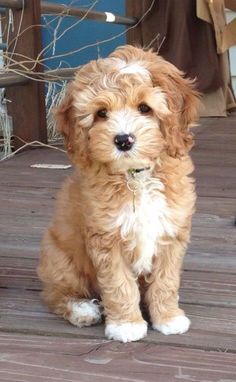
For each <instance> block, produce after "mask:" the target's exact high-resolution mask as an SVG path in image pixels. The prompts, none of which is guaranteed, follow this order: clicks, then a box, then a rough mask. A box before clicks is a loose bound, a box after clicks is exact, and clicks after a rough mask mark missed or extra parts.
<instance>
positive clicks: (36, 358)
mask: <svg viewBox="0 0 236 382" xmlns="http://www.w3.org/2000/svg"><path fill="white" fill-rule="evenodd" d="M196 138H197V142H196V147H195V149H194V151H193V159H194V161H195V165H196V177H197V191H198V204H197V213H196V215H195V217H194V222H193V234H192V243H191V245H190V247H189V249H188V255H187V256H186V259H185V263H184V273H183V277H182V287H181V293H180V299H181V305H182V306H183V307H184V309H185V311H186V312H187V314H188V316H189V317H190V319H191V321H192V326H191V329H190V331H189V332H188V333H187V334H184V335H179V336H178V335H177V336H173V335H172V336H164V335H162V334H159V333H157V332H154V331H153V330H151V329H150V330H149V332H148V336H147V337H146V338H145V339H144V340H143V341H141V342H138V343H132V344H120V343H117V342H112V341H106V340H105V339H104V334H103V331H104V327H103V325H99V326H96V327H93V328H83V329H78V328H75V327H73V326H71V325H70V324H69V323H67V322H65V321H64V320H62V319H60V318H58V317H56V316H55V315H53V314H51V313H49V312H48V310H47V308H46V307H45V306H44V305H43V303H42V302H41V301H40V296H39V290H40V287H41V286H40V282H39V280H38V278H37V276H36V272H35V268H36V266H37V263H38V251H39V243H40V239H41V236H42V232H43V231H44V229H45V228H46V226H47V224H48V221H49V219H50V216H51V214H52V211H53V204H54V199H55V194H56V191H57V189H58V188H59V187H60V184H61V182H62V180H63V179H64V178H65V177H66V176H67V175H68V174H69V172H70V170H50V169H36V168H31V167H30V165H32V164H35V163H67V159H66V156H65V155H64V154H63V153H59V152H57V151H54V150H48V149H46V150H45V149H40V150H39V149H38V150H34V151H28V152H26V153H23V154H20V155H18V156H17V157H15V158H13V159H11V160H8V161H6V162H3V163H2V164H1V166H0V202H1V209H0V272H1V273H0V381H1V382H10V381H12V382H13V381H14V382H23V381H24V382H25V381H26V382H31V381H32V382H48V381H56V382H57V381H68V382H69V381H77V382H78V381H79V382H90V381H93V382H101V381H108V382H110V381H130V382H131V381H132V382H136V381H137V382H141V381H145V382H148V381H156V382H172V381H173V382H174V381H177V382H178V381H194V382H197V381H202V382H203V381H204V382H216V381H217V382H233V381H234V382H235V381H236V354H235V353H236V225H235V214H236V211H235V210H236V168H235V165H236V114H234V115H231V116H230V117H229V118H226V119H224V118H221V119H219V118H214V119H206V120H204V121H202V124H201V125H200V126H199V127H198V128H197V130H196Z"/></svg>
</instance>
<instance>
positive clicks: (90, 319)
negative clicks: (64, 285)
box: [68, 300, 102, 327]
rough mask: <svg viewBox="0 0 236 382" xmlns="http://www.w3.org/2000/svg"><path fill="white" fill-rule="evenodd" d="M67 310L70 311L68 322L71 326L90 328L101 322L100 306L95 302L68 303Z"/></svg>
mask: <svg viewBox="0 0 236 382" xmlns="http://www.w3.org/2000/svg"><path fill="white" fill-rule="evenodd" d="M68 309H70V315H69V321H70V322H71V324H73V325H76V326H79V327H82V326H90V325H94V324H96V323H98V322H100V321H101V316H102V313H101V306H100V305H99V304H98V303H97V302H96V300H87V301H86V300H85V301H78V302H76V301H70V302H69V303H68Z"/></svg>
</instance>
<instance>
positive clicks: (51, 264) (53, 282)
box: [38, 231, 102, 327]
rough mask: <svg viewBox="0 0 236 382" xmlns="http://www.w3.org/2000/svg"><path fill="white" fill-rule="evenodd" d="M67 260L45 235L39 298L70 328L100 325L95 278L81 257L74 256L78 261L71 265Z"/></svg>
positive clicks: (72, 262) (78, 254)
mask: <svg viewBox="0 0 236 382" xmlns="http://www.w3.org/2000/svg"><path fill="white" fill-rule="evenodd" d="M71 256H72V255H71V254H70V253H69V252H67V251H66V250H65V249H63V250H62V249H61V248H59V245H58V243H57V241H56V240H55V239H54V238H53V236H52V235H51V233H50V231H49V232H48V233H47V234H46V235H45V238H44V241H43V244H42V253H41V261H40V265H39V267H38V274H39V277H40V279H41V280H42V282H43V291H42V297H43V299H44V301H45V302H46V303H47V304H48V306H49V308H50V310H52V311H53V312H54V313H56V314H58V315H60V316H62V317H64V318H65V319H66V320H68V321H69V322H70V323H72V324H73V325H76V326H78V327H82V326H90V325H93V324H96V323H98V322H100V321H101V317H102V308H101V305H100V303H99V301H98V300H97V299H96V298H97V297H98V290H97V287H96V277H95V275H94V273H93V267H92V264H91V263H90V260H89V259H88V258H85V255H84V254H80V253H77V254H76V258H77V259H78V261H75V259H74V258H73V261H72V258H71ZM82 256H83V259H82V258H81V257H82ZM74 257H75V256H74ZM79 259H80V261H79Z"/></svg>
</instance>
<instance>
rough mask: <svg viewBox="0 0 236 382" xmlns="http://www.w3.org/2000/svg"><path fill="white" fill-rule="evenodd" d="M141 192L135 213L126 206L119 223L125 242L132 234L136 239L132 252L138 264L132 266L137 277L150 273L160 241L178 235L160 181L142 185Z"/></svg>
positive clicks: (138, 195)
mask: <svg viewBox="0 0 236 382" xmlns="http://www.w3.org/2000/svg"><path fill="white" fill-rule="evenodd" d="M140 188H141V189H140V190H139V191H138V192H137V195H136V201H135V213H134V212H133V206H132V205H128V206H125V208H124V209H123V210H122V211H121V213H120V214H119V216H118V218H117V221H116V226H117V227H120V232H121V237H122V239H126V238H128V235H129V234H132V233H133V234H134V236H135V240H133V242H132V244H133V248H130V250H132V249H134V248H135V246H136V248H137V251H138V253H139V258H138V260H137V262H136V263H135V264H133V271H134V272H135V273H136V274H137V275H139V274H141V273H149V272H151V269H152V259H153V256H154V255H155V254H157V253H156V251H157V248H156V245H157V241H158V239H159V238H161V237H162V236H165V235H168V236H172V237H174V236H175V234H176V227H175V226H174V224H173V223H172V222H171V220H170V216H171V210H170V208H169V207H168V204H167V201H166V197H165V195H164V194H163V193H162V192H161V191H163V189H164V185H163V183H162V182H161V181H160V180H159V179H154V178H149V179H147V180H146V182H145V180H144V181H143V183H142V184H140Z"/></svg>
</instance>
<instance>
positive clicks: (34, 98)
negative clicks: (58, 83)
mask: <svg viewBox="0 0 236 382" xmlns="http://www.w3.org/2000/svg"><path fill="white" fill-rule="evenodd" d="M40 16H41V14H40V0H25V1H24V8H23V9H22V10H19V9H12V17H13V19H14V26H15V27H14V28H12V29H10V31H9V43H8V51H7V53H8V57H7V59H6V65H11V68H14V69H15V70H17V69H18V70H22V67H20V66H19V65H18V64H17V62H19V61H22V55H24V56H25V57H26V59H25V61H26V62H25V63H24V66H25V67H26V68H27V70H29V71H31V70H33V71H34V72H37V71H39V72H42V70H43V68H42V65H39V64H37V65H35V63H34V60H35V59H36V58H37V57H38V55H39V53H40V52H41V50H42V44H41V29H40V24H41V22H40ZM19 27H20V29H19ZM21 32H22V33H21ZM18 33H21V36H20V38H17V34H18ZM18 54H20V55H18ZM12 59H13V60H15V62H16V63H15V64H14V65H12ZM6 98H7V99H9V100H10V101H11V102H9V103H8V105H7V106H8V113H9V114H10V115H11V116H12V118H13V131H14V135H15V136H18V137H20V138H21V139H23V140H24V141H27V142H31V141H34V140H39V141H41V142H44V143H46V142H47V127H46V111H45V97H44V84H43V83H42V82H39V81H30V82H28V83H27V84H26V85H23V86H20V85H19V86H14V87H9V88H7V89H6ZM22 144H23V143H22V142H21V141H20V140H19V139H17V138H16V137H15V138H14V146H15V148H18V147H20V146H22Z"/></svg>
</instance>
